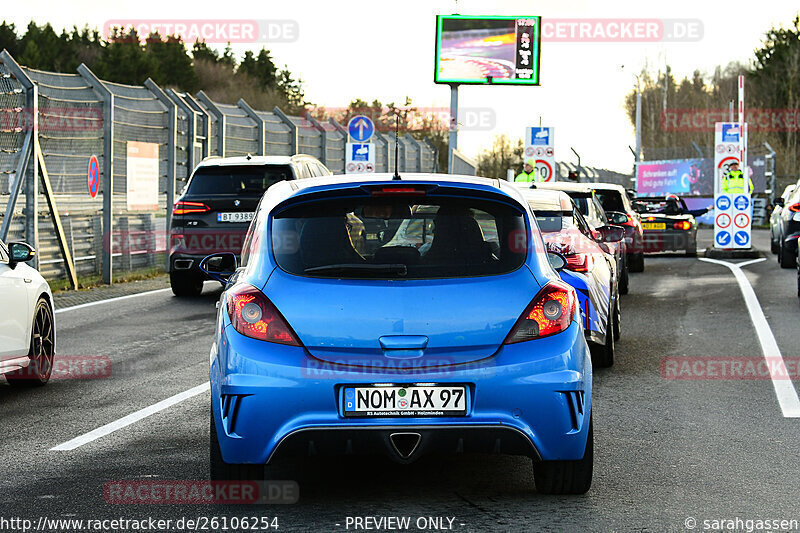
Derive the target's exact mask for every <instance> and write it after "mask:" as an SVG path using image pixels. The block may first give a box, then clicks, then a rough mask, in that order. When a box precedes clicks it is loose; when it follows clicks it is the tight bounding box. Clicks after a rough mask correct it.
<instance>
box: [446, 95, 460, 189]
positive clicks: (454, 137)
mask: <svg viewBox="0 0 800 533" xmlns="http://www.w3.org/2000/svg"><path fill="white" fill-rule="evenodd" d="M457 148H458V84H457V83H451V84H450V138H449V140H448V159H447V172H448V174H453V150H456V149H457Z"/></svg>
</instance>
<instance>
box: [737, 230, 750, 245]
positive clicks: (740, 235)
mask: <svg viewBox="0 0 800 533" xmlns="http://www.w3.org/2000/svg"><path fill="white" fill-rule="evenodd" d="M734 240H735V241H736V244H737V245H739V246H744V245H745V244H747V243H748V242H750V234H749V233H747V232H746V231H737V232H736V235H735V236H734Z"/></svg>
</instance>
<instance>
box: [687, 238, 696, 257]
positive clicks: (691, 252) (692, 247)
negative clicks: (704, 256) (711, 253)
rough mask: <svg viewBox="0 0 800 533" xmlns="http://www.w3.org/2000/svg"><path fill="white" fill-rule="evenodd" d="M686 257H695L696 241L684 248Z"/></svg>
mask: <svg viewBox="0 0 800 533" xmlns="http://www.w3.org/2000/svg"><path fill="white" fill-rule="evenodd" d="M686 257H697V241H693V242H692V243H691V244H689V246H687V247H686Z"/></svg>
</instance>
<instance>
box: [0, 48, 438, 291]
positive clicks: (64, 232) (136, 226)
mask: <svg viewBox="0 0 800 533" xmlns="http://www.w3.org/2000/svg"><path fill="white" fill-rule="evenodd" d="M346 141H347V133H346V131H345V130H344V128H343V127H342V126H341V125H340V124H338V123H336V122H335V121H334V120H333V119H331V120H329V121H327V122H320V121H318V120H316V119H314V118H313V117H311V116H310V115H309V116H292V115H287V114H285V113H284V112H283V111H282V110H280V109H279V108H277V107H276V108H274V109H271V110H259V109H254V108H252V107H251V106H250V105H249V104H248V103H247V102H246V101H245V100H243V99H239V100H238V102H237V103H236V104H235V105H234V104H225V103H221V102H215V101H213V100H212V99H211V98H209V97H208V96H207V95H206V94H205V93H203V91H200V92H198V93H197V94H196V95H190V94H188V93H182V92H178V91H175V90H172V89H167V90H162V89H161V88H160V87H159V86H158V85H157V84H156V83H154V82H153V81H152V80H150V79H148V80H146V81H145V82H144V83H143V84H142V85H140V86H133V85H122V84H118V83H111V82H108V81H104V80H101V79H99V78H98V77H97V76H95V75H94V73H93V72H92V71H91V70H90V69H89V68H88V67H86V65H80V66H79V67H78V69H77V72H75V73H56V72H44V71H39V70H34V69H29V68H26V67H24V66H21V65H19V64H17V62H16V61H15V59H14V58H13V57H12V56H11V55H10V54H9V53H8V52H7V51H3V52H2V53H0V216H3V223H2V226H0V238H1V239H4V240H6V241H11V240H26V241H28V242H29V243H30V244H32V245H33V246H34V247H35V248H36V249H37V250H39V254H37V256H36V261H35V266H38V267H39V268H40V269H41V270H42V272H43V273H44V275H45V276H47V277H49V278H61V277H65V276H66V277H69V278H72V279H73V281H74V275H71V274H70V271H72V272H73V273H75V272H76V273H77V274H81V275H83V274H92V273H102V275H103V280H104V281H105V282H107V283H110V282H112V280H113V279H114V277H115V274H119V273H120V272H122V273H124V272H126V271H129V270H135V269H137V268H140V267H143V266H147V267H151V266H157V263H156V261H158V260H160V259H161V258H160V257H159V254H163V252H164V249H163V246H162V248H160V249H159V246H161V245H165V243H166V238H167V235H166V228H167V227H168V221H169V217H170V216H171V214H172V205H173V203H174V199H175V196H176V195H177V194H179V193H180V191H181V189H182V188H183V185H184V184H185V182H186V180H187V179H188V177H189V176H190V175H191V172H192V170H193V169H194V167H195V166H196V165H197V164H198V163H199V162H200V161H201V160H202V159H203V158H204V157H207V156H210V155H218V156H223V157H226V156H236V155H246V154H252V155H292V154H295V153H307V154H310V155H313V156H316V157H317V158H319V159H320V160H321V161H322V162H323V163H324V164H325V165H326V166H327V167H328V168H330V169H331V170H332V171H333V172H334V173H342V172H344V161H345V143H346ZM398 141H399V145H400V159H399V161H398V163H399V169H400V171H401V172H402V171H405V172H434V171H435V170H436V149H435V148H434V147H433V144H432V143H430V142H429V141H428V140H427V139H423V140H422V141H420V140H417V139H414V138H412V137H411V136H409V135H406V136H401V137H400V139H399V140H398ZM130 142H147V143H154V144H156V145H157V150H158V209H157V210H152V209H149V210H131V211H129V210H128V208H127V199H128V198H127V195H128V186H127V185H128V174H129V172H128V154H127V150H126V147H127V145H128V143H130ZM373 142H374V143H375V144H376V149H377V154H376V155H377V157H376V171H377V172H388V171H391V170H393V169H394V150H393V143H394V136H393V134H385V135H384V134H380V133H376V135H375V138H374V140H373ZM37 153H38V154H39V155H40V156H41V157H38V156H37V155H36V154H37ZM93 155H94V156H96V157H97V160H98V164H99V191H98V193H97V195H96V197H94V198H93V197H91V196H90V195H89V192H88V165H89V159H90V157H91V156H93ZM40 180H41V184H42V187H41V189H40V186H39V185H40ZM49 190H51V191H52V194H44V193H47V191H49ZM107 191H110V193H109V194H106V192H107ZM42 200H46V201H47V205H48V206H50V205H52V206H53V209H52V210H49V209H44V208H43V206H44V204H43V202H42ZM48 212H49V213H50V218H46V217H44V216H43V215H46V214H48ZM56 215H58V216H56ZM59 227H60V228H61V229H60V230H59ZM143 232H144V233H143ZM147 232H150V233H151V234H152V235H149V236H148V239H150V240H152V241H153V243H155V244H154V245H151V244H148V242H149V241H148V240H147V239H143V237H142V236H143V235H144V234H145V233H147ZM122 235H124V238H123V237H121V236H122ZM132 242H133V243H134V244H131V243H132ZM70 255H71V256H72V259H70V258H69V256H70Z"/></svg>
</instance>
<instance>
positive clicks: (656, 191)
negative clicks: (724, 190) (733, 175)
mask: <svg viewBox="0 0 800 533" xmlns="http://www.w3.org/2000/svg"><path fill="white" fill-rule="evenodd" d="M713 167H714V160H713V159H674V160H669V161H642V162H641V163H637V165H636V192H637V193H638V194H641V195H651V196H661V195H664V194H669V193H675V194H679V195H703V194H714V178H713V175H714V174H713Z"/></svg>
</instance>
